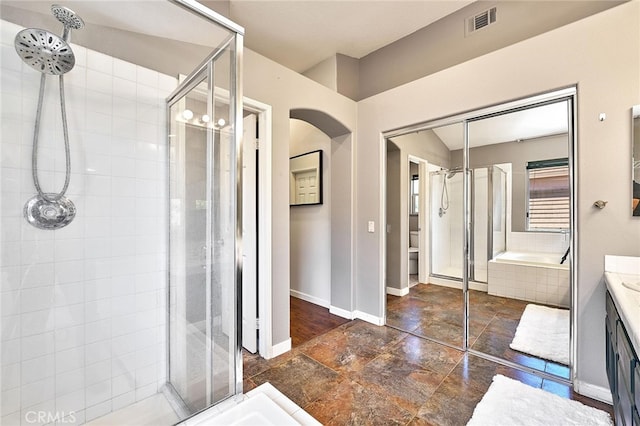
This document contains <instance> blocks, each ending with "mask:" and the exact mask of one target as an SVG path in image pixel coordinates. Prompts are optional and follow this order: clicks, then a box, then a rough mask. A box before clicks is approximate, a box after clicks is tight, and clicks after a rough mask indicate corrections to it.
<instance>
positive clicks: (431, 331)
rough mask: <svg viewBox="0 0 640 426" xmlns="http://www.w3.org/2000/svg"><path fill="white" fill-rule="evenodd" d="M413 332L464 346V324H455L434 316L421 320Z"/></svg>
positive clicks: (457, 345) (453, 344)
mask: <svg viewBox="0 0 640 426" xmlns="http://www.w3.org/2000/svg"><path fill="white" fill-rule="evenodd" d="M461 322H462V321H461ZM413 333H415V334H417V335H418V336H424V337H429V338H431V339H435V340H439V341H440V342H443V343H447V344H449V345H452V346H456V347H462V333H463V331H462V324H459V325H454V324H450V323H446V322H444V321H441V320H438V319H434V318H425V319H424V320H422V321H420V324H419V325H418V327H417V328H416V329H415V330H414V331H413Z"/></svg>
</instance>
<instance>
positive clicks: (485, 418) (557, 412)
mask: <svg viewBox="0 0 640 426" xmlns="http://www.w3.org/2000/svg"><path fill="white" fill-rule="evenodd" d="M467 425H473V426H482V425H491V426H507V425H508V426H516V425H526V426H549V425H580V426H591V425H603V426H605V425H612V422H611V417H610V416H609V413H606V412H604V411H602V410H598V409H597V408H593V407H589V406H587V405H584V404H582V403H580V402H578V401H573V400H570V399H565V398H562V397H560V396H558V395H554V394H552V393H550V392H547V391H545V390H542V389H537V388H533V387H531V386H528V385H525V384H524V383H520V382H518V381H517V380H512V379H509V378H507V377H504V376H502V375H499V374H498V375H497V376H494V377H493V383H491V386H489V390H487V393H485V394H484V396H483V397H482V400H480V402H479V403H478V405H476V408H475V410H473V415H472V416H471V420H469V423H467Z"/></svg>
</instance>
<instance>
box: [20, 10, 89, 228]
mask: <svg viewBox="0 0 640 426" xmlns="http://www.w3.org/2000/svg"><path fill="white" fill-rule="evenodd" d="M51 13H53V15H54V16H55V17H56V19H58V21H60V22H61V23H62V25H63V26H64V29H63V34H62V38H60V37H58V36H57V35H55V34H53V33H51V32H49V31H47V30H42V29H39V28H27V29H24V30H22V31H20V32H19V33H18V34H17V35H16V38H15V40H14V45H15V48H16V52H17V53H18V55H19V56H20V58H21V59H22V60H23V61H24V63H26V64H27V65H29V66H30V67H31V68H33V69H35V70H36V71H38V72H40V73H41V76H40V93H39V96H38V109H37V112H36V122H35V126H34V131H33V150H32V154H31V174H32V177H33V184H34V186H35V187H36V191H37V192H38V194H37V195H35V196H33V197H31V198H30V199H29V200H28V201H27V203H26V204H25V206H24V210H23V214H24V217H25V219H27V221H28V222H29V223H30V224H31V225H33V226H35V227H36V228H40V229H58V228H62V227H64V226H67V225H68V224H69V223H71V221H72V220H73V218H74V217H75V215H76V207H75V205H74V204H73V202H71V200H69V199H68V198H67V197H65V196H64V194H65V193H66V192H67V189H68V188H69V181H70V179H71V151H70V148H69V132H68V127H67V114H66V109H65V102H64V77H63V76H64V74H66V73H68V72H69V71H71V70H72V69H73V67H74V65H75V63H76V60H75V55H74V54H73V50H71V46H69V38H70V35H71V30H72V29H74V30H77V29H80V28H83V27H84V21H83V20H82V19H81V18H80V17H79V16H78V15H76V14H75V13H74V12H73V11H72V10H71V9H68V8H66V7H64V6H59V5H57V4H54V5H52V6H51ZM47 75H57V76H58V77H59V82H60V83H59V84H60V112H61V115H62V131H63V135H64V150H65V160H66V161H65V163H66V164H65V165H66V169H65V181H64V186H63V187H62V190H61V191H60V192H58V193H45V192H44V191H43V190H42V188H41V187H40V180H39V178H38V135H39V133H40V119H41V116H42V104H43V101H44V91H45V90H44V87H45V82H46V76H47Z"/></svg>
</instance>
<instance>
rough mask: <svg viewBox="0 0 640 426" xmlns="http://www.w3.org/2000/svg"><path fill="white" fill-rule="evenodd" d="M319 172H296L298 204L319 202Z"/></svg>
mask: <svg viewBox="0 0 640 426" xmlns="http://www.w3.org/2000/svg"><path fill="white" fill-rule="evenodd" d="M317 176H318V172H317V171H316V170H315V169H313V170H308V171H304V172H297V173H295V182H296V204H309V203H317V202H318V183H317Z"/></svg>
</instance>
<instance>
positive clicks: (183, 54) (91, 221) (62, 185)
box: [0, 0, 244, 426]
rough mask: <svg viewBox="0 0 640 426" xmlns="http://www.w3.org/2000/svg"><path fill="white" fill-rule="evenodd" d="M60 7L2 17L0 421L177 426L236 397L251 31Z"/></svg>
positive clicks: (174, 0) (186, 13)
mask: <svg viewBox="0 0 640 426" xmlns="http://www.w3.org/2000/svg"><path fill="white" fill-rule="evenodd" d="M69 3H71V6H72V8H73V11H71V10H70V9H65V8H61V7H60V6H53V7H52V5H50V4H48V3H46V2H31V1H10V0H9V1H4V0H3V1H2V2H1V3H0V15H2V16H1V17H0V47H1V48H2V61H0V98H1V99H2V106H3V109H2V114H1V117H0V122H1V124H2V125H1V128H2V129H1V130H2V131H1V134H2V136H1V137H0V206H1V209H0V353H1V356H0V367H1V369H2V374H1V378H0V382H1V386H0V424H2V425H14V424H54V423H55V424H85V423H91V422H93V421H94V420H96V419H99V422H100V424H125V423H130V424H153V425H159V426H162V425H170V424H177V423H179V422H180V421H182V420H184V419H186V418H187V417H189V416H191V415H194V414H195V413H197V412H199V411H202V410H206V409H207V408H208V407H211V406H212V405H215V404H217V403H219V402H221V401H223V400H226V399H233V398H234V397H235V396H236V395H239V394H241V393H242V358H241V350H240V348H241V346H240V342H241V341H240V339H239V334H240V328H239V327H238V324H241V323H240V320H239V313H240V308H239V302H240V300H241V298H240V293H241V290H240V286H241V259H242V253H241V251H240V246H241V235H242V234H241V233H240V232H241V229H242V227H241V225H242V221H241V216H240V213H241V212H242V209H241V205H240V202H239V200H240V199H241V198H240V195H241V192H240V191H241V188H242V186H241V182H240V180H241V177H240V175H239V174H238V173H237V171H238V170H239V169H240V170H241V167H239V166H241V164H242V163H241V161H242V158H241V152H242V151H241V150H240V149H239V147H240V143H241V138H242V123H243V121H242V88H241V80H242V79H241V74H240V73H241V69H242V68H241V62H242V44H243V32H244V30H243V29H242V28H241V27H240V26H237V25H236V24H234V23H233V22H231V21H229V20H227V19H226V18H224V17H222V16H221V15H219V14H217V13H215V12H213V11H212V10H210V9H208V8H207V7H205V6H203V5H202V4H201V3H199V2H197V1H195V0H170V1H166V0H154V1H148V2H137V1H133V2H96V1H73V2H69ZM150 11H152V12H153V13H152V14H153V19H149V13H150ZM72 12H75V14H74V13H72ZM76 14H77V15H76ZM80 17H82V21H81V20H80ZM62 18H64V19H62ZM67 18H68V19H67ZM63 21H64V22H63ZM82 22H84V28H81V27H82V25H80V23H82ZM63 27H64V28H63ZM68 27H70V28H72V29H73V34H72V38H71V39H69V33H70V30H69V28H68ZM39 28H42V29H39ZM175 28H181V30H180V31H176V30H175ZM47 33H49V34H51V36H50V37H45V38H41V39H38V38H37V37H36V38H35V39H34V38H33V37H32V35H34V37H35V34H41V35H42V34H47ZM57 34H62V35H61V36H60V37H59V36H58V35H57ZM17 36H18V37H17ZM25 37H26V38H25ZM16 38H17V40H18V43H17V46H16ZM58 39H64V40H63V41H64V43H62V42H60V44H57V45H56V46H63V48H64V52H63V53H65V55H63V56H64V57H62V58H61V59H66V61H65V62H64V64H62V65H65V66H66V68H62V67H61V66H60V65H59V64H56V66H58V68H54V70H55V73H53V72H51V73H46V75H45V73H43V72H42V69H44V68H41V67H38V68H36V69H33V68H32V66H30V65H29V64H28V63H26V62H23V60H22V59H21V58H22V57H23V56H29V57H31V58H33V55H32V53H31V52H32V51H37V52H39V53H40V54H42V55H43V57H44V60H45V61H46V60H47V58H49V59H51V55H53V54H54V53H53V51H51V50H50V49H49V50H47V49H44V48H42V46H33V44H34V43H35V42H36V41H38V40H39V41H40V42H42V43H43V44H45V45H46V44H47V43H49V42H51V41H53V40H58ZM29 40H31V41H29ZM45 47H47V46H45ZM70 52H73V55H71V54H70ZM20 55H22V56H20ZM56 55H57V54H56ZM56 55H54V56H56ZM74 58H75V65H74V64H73V61H72V59H74ZM27 59H30V58H27ZM72 65H73V66H72ZM45 68H46V67H45ZM62 71H64V73H65V75H64V85H63V83H62V74H61V72H62ZM52 74H53V75H52ZM45 81H46V85H45V84H44V82H45ZM63 87H64V97H66V99H62V98H63V96H61V95H60V93H61V92H62V90H61V89H62V88H63ZM9 107H10V108H9ZM63 111H66V114H65V113H64V112H63ZM61 112H63V114H62V115H63V118H61ZM38 135H39V136H40V137H39V138H38ZM34 139H35V140H36V141H37V143H35V142H34ZM35 160H37V164H34V163H36V161H35ZM36 166H37V167H36ZM34 174H35V175H37V178H39V185H38V183H36V182H35V181H38V179H35V180H34V179H33V175H34ZM40 185H41V186H42V188H39V186H40ZM40 193H42V194H44V195H45V197H42V194H40ZM36 195H37V196H38V197H39V198H38V199H36V201H38V202H39V204H37V203H35V204H34V203H32V204H29V205H30V206H31V207H33V206H36V207H37V206H39V205H42V206H44V208H43V209H39V207H38V209H39V210H33V209H31V208H30V209H29V210H28V211H27V213H28V215H27V216H26V217H25V216H24V213H25V207H24V206H25V203H26V202H27V201H28V200H31V199H32V198H33V197H34V196H36ZM63 195H64V197H65V199H68V201H69V202H68V203H67V202H65V203H59V202H58V201H59V200H62V196H63ZM45 201H46V202H45ZM63 201H64V200H63ZM60 206H62V207H67V206H68V207H69V208H68V209H67V210H66V211H67V212H70V213H73V214H72V215H71V214H70V215H65V216H61V215H60V216H59V215H58V211H57V210H55V209H53V208H52V207H56V208H57V207H60ZM39 213H43V214H39ZM58 217H61V218H62V220H57V219H58ZM33 218H36V220H35V221H34V220H31V219H33ZM43 224H44V225H46V226H43ZM41 419H44V421H41ZM123 419H126V420H123Z"/></svg>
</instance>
